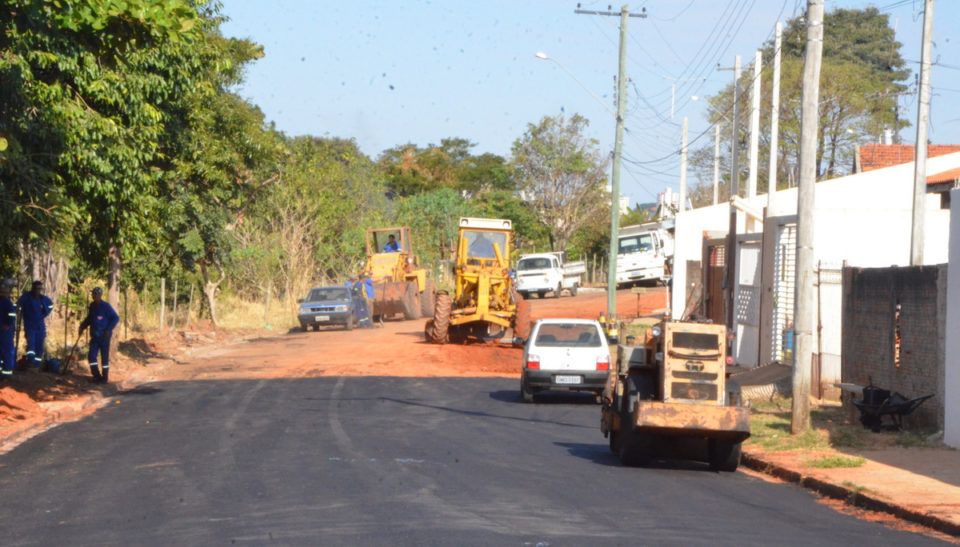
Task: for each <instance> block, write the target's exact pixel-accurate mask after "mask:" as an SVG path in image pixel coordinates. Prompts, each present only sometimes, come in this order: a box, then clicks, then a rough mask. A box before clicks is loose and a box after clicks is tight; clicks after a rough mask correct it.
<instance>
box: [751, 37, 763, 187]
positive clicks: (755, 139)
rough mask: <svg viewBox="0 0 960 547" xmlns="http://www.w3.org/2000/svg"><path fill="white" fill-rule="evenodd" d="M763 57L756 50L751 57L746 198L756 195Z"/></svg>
mask: <svg viewBox="0 0 960 547" xmlns="http://www.w3.org/2000/svg"><path fill="white" fill-rule="evenodd" d="M762 64H763V57H762V55H761V54H760V50H759V49H758V50H757V52H756V54H755V55H754V57H753V91H752V92H751V97H750V99H751V108H750V175H749V177H748V178H747V197H748V198H752V197H756V195H757V178H758V176H757V175H758V171H759V163H760V71H761V70H762V68H763V67H762V66H761V65H762Z"/></svg>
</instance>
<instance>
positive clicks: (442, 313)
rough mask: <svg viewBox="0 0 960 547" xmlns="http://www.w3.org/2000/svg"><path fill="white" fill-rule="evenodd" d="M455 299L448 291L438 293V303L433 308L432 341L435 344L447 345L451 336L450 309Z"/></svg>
mask: <svg viewBox="0 0 960 547" xmlns="http://www.w3.org/2000/svg"><path fill="white" fill-rule="evenodd" d="M452 305H453V299H452V298H450V295H449V294H448V293H447V291H437V299H436V303H435V305H434V307H433V330H432V331H431V332H430V336H429V338H430V341H431V342H433V343H435V344H446V343H447V341H448V340H449V336H450V308H451V306H452Z"/></svg>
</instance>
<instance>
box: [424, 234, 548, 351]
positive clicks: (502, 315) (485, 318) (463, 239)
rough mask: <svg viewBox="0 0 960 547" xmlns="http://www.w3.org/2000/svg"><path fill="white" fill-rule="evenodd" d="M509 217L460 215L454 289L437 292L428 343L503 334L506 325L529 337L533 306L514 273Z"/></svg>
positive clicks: (490, 337) (428, 327) (429, 324)
mask: <svg viewBox="0 0 960 547" xmlns="http://www.w3.org/2000/svg"><path fill="white" fill-rule="evenodd" d="M512 235H513V228H512V223H511V222H510V221H509V220H503V219H489V218H467V217H465V218H461V219H460V230H459V234H458V238H457V242H458V243H457V262H456V265H455V267H454V268H455V272H454V274H455V278H456V280H455V281H456V288H455V290H454V294H453V295H450V294H449V293H448V292H447V291H437V297H436V303H435V305H434V312H433V319H431V320H430V321H427V325H426V328H425V332H424V334H425V335H426V338H427V340H428V341H430V342H434V343H438V344H444V343H446V342H454V343H461V342H464V341H466V340H467V338H468V337H472V338H478V339H481V340H489V339H494V338H502V337H503V335H504V333H505V331H506V330H507V329H513V332H514V336H519V337H526V334H527V332H528V330H529V328H530V310H529V308H528V304H527V302H525V301H524V300H523V299H522V298H521V297H520V296H519V295H518V294H517V292H516V287H515V286H514V281H513V277H512V276H511V275H510V240H511V239H512Z"/></svg>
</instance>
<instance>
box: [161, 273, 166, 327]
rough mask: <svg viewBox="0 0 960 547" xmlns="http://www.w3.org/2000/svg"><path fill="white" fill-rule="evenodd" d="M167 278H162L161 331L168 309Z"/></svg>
mask: <svg viewBox="0 0 960 547" xmlns="http://www.w3.org/2000/svg"><path fill="white" fill-rule="evenodd" d="M166 298H167V278H166V277H161V278H160V332H163V314H164V312H165V311H167V302H166Z"/></svg>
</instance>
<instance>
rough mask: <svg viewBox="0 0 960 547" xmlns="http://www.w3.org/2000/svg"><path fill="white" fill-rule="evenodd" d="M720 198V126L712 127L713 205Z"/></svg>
mask: <svg viewBox="0 0 960 547" xmlns="http://www.w3.org/2000/svg"><path fill="white" fill-rule="evenodd" d="M719 198H720V124H717V125H715V126H713V204H714V205H716V204H717V201H718V200H719Z"/></svg>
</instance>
